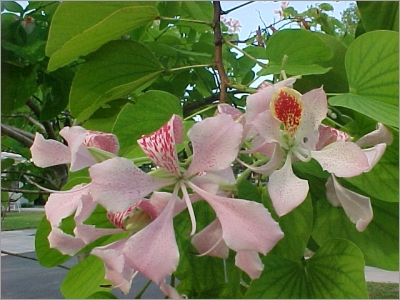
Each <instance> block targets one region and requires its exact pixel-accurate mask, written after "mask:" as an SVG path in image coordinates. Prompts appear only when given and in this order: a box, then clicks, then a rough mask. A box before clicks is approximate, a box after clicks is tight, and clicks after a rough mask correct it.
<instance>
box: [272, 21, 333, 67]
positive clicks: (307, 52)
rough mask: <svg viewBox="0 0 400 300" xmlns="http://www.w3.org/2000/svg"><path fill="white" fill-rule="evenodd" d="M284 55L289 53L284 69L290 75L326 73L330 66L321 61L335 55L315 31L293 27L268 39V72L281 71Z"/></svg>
mask: <svg viewBox="0 0 400 300" xmlns="http://www.w3.org/2000/svg"><path fill="white" fill-rule="evenodd" d="M284 55H287V61H286V63H285V65H284V70H285V71H286V73H287V74H290V75H304V74H323V73H326V72H328V71H329V68H324V67H322V66H321V63H322V62H325V61H328V60H330V59H331V58H332V57H333V53H332V50H331V49H330V48H329V47H328V46H327V45H326V44H325V43H324V42H323V41H322V40H321V39H320V38H318V36H317V35H316V34H315V33H312V32H310V31H307V30H293V29H287V30H282V31H279V32H278V33H276V34H274V35H273V36H272V37H271V39H270V40H269V41H268V46H267V49H266V56H267V58H268V60H269V63H268V67H267V68H266V71H267V73H274V74H275V73H279V72H280V70H281V67H282V59H283V57H284Z"/></svg>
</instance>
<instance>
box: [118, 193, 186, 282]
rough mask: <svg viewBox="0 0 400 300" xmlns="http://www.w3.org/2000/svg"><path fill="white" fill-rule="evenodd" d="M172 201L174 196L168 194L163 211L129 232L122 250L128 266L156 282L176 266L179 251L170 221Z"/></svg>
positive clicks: (171, 217)
mask: <svg viewBox="0 0 400 300" xmlns="http://www.w3.org/2000/svg"><path fill="white" fill-rule="evenodd" d="M175 201H176V199H175V197H171V199H170V201H169V203H168V205H167V206H166V207H165V209H164V210H163V212H162V213H161V214H160V215H159V216H158V217H157V218H156V219H155V220H154V221H153V222H151V223H150V224H149V225H147V226H146V227H145V228H143V229H142V230H140V231H139V232H137V233H135V234H134V235H132V236H131V237H130V238H129V239H128V240H127V242H126V243H125V246H124V250H123V254H124V256H125V259H126V262H127V265H128V266H129V267H130V268H132V269H135V270H138V271H139V272H140V273H142V274H143V275H145V276H146V277H148V278H149V279H151V280H152V281H154V282H155V283H157V284H160V283H161V282H162V281H163V280H164V278H165V277H166V276H168V275H171V274H172V273H173V272H174V271H175V269H176V267H177V266H178V261H179V251H178V247H177V245H176V241H175V233H174V227H173V223H172V219H173V213H174V207H175Z"/></svg>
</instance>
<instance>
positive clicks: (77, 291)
mask: <svg viewBox="0 0 400 300" xmlns="http://www.w3.org/2000/svg"><path fill="white" fill-rule="evenodd" d="M104 276H105V271H104V264H103V261H102V260H101V259H100V258H98V257H96V256H93V255H89V257H87V258H85V259H84V260H82V261H81V262H79V263H78V264H77V265H75V266H73V267H72V268H71V270H69V272H68V274H67V276H65V278H64V280H63V282H62V283H61V287H60V291H61V293H62V294H63V296H64V297H65V298H69V299H82V298H87V297H89V296H90V295H92V294H94V293H96V292H109V291H110V288H104V287H101V285H103V284H106V283H108V281H106V280H105V279H104Z"/></svg>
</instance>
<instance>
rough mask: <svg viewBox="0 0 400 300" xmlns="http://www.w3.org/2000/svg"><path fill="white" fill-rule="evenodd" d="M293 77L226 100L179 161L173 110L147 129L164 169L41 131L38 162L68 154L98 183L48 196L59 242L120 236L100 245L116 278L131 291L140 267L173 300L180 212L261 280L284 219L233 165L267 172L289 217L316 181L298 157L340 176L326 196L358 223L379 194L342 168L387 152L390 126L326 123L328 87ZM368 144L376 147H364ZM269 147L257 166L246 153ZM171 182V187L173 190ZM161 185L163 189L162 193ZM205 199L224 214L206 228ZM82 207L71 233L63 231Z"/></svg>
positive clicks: (107, 147)
mask: <svg viewBox="0 0 400 300" xmlns="http://www.w3.org/2000/svg"><path fill="white" fill-rule="evenodd" d="M294 82H295V79H293V78H289V79H287V80H284V81H281V82H279V83H277V84H275V85H272V84H263V85H262V86H261V87H260V88H259V91H258V92H257V93H255V94H253V95H250V96H248V98H247V105H246V112H245V113H244V114H243V113H242V112H241V111H239V110H238V109H236V108H233V107H231V106H229V105H227V104H221V105H219V107H218V114H217V115H216V116H213V117H209V118H206V119H204V120H202V121H200V122H198V123H196V124H195V125H193V126H192V128H191V129H190V130H189V131H188V133H187V138H188V139H189V141H190V145H191V151H192V152H193V154H192V155H191V156H190V157H189V158H188V159H186V161H185V162H183V163H182V162H180V161H179V159H178V153H177V150H176V146H177V145H179V144H181V143H183V141H184V139H185V135H184V128H183V121H182V119H181V118H180V117H179V116H177V115H173V116H172V117H171V119H170V120H169V121H168V122H167V123H166V124H165V125H163V126H162V127H161V128H160V129H159V130H157V131H156V132H154V133H153V134H150V135H147V136H142V138H140V139H139V140H138V144H139V146H140V147H141V148H142V150H143V151H144V153H145V154H146V155H147V156H148V158H149V159H150V160H151V161H152V163H153V165H154V166H155V169H156V170H155V172H150V173H146V172H144V171H143V170H142V169H140V168H139V167H137V166H136V165H135V164H134V163H133V161H132V160H130V159H127V158H124V157H118V156H117V153H118V149H119V146H118V141H117V139H116V137H115V136H114V135H112V134H106V133H100V132H93V131H87V130H85V129H84V128H82V127H79V126H73V127H66V128H64V129H63V130H61V131H60V134H61V135H62V136H63V137H64V139H65V140H66V141H67V143H68V146H66V145H64V144H62V143H60V142H57V141H54V140H45V139H44V138H43V136H41V135H40V134H37V135H36V138H35V142H34V144H33V145H32V147H31V152H32V159H33V161H34V163H35V164H36V165H38V166H40V167H47V166H51V165H56V164H64V163H70V164H71V167H70V170H71V171H77V170H80V169H82V168H87V167H88V170H89V174H90V182H89V183H87V184H79V185H77V186H75V187H73V188H72V189H71V190H70V191H65V192H55V193H52V194H51V195H50V197H49V199H48V202H47V203H46V206H45V210H46V216H47V219H48V221H49V223H50V224H51V228H52V230H51V233H50V235H49V238H48V239H49V242H50V246H51V247H53V248H56V249H58V250H59V251H60V252H62V253H63V254H68V255H75V254H76V253H78V252H79V251H81V250H82V249H83V248H85V247H86V246H87V245H89V244H90V243H92V242H93V241H95V240H97V239H98V238H99V237H102V236H106V235H111V234H122V237H121V238H120V239H119V240H116V241H114V242H112V243H110V244H108V245H104V246H97V247H94V248H93V249H92V250H91V253H92V254H93V255H95V256H97V257H99V258H101V259H102V260H103V261H104V264H105V269H106V279H107V280H109V281H110V282H112V283H113V284H114V286H115V287H118V288H120V289H121V290H122V291H123V292H124V293H127V292H128V291H129V289H130V287H131V283H132V280H133V278H134V277H135V275H136V274H138V273H139V272H140V273H141V274H143V275H145V276H146V277H148V278H149V279H151V280H152V281H153V282H155V283H157V284H158V285H159V286H160V288H161V290H162V291H163V292H164V293H165V294H166V295H168V296H169V297H171V298H177V297H179V296H180V295H179V294H178V293H177V291H176V290H175V289H174V288H173V287H171V286H169V285H168V284H167V283H166V277H167V276H169V275H171V274H172V273H173V272H174V271H175V270H176V268H177V266H178V262H179V255H180V254H179V250H178V247H177V243H176V237H175V231H174V225H173V219H174V217H175V216H176V215H178V214H180V213H188V215H189V216H190V220H191V231H190V235H191V236H192V240H191V241H192V244H193V246H194V247H195V248H196V249H197V250H198V252H199V253H200V255H210V256H215V257H220V258H223V259H226V258H228V256H229V249H231V250H234V251H235V252H236V256H235V264H236V266H237V267H239V268H240V269H242V270H243V271H244V272H246V273H247V274H248V275H249V277H250V278H251V279H255V278H258V277H259V276H260V274H261V272H262V270H263V267H264V266H263V264H262V261H261V259H260V256H259V254H260V253H261V254H263V255H266V254H267V253H268V252H269V251H270V250H271V249H272V248H273V247H274V246H275V245H276V243H277V242H278V241H279V240H280V239H281V238H282V237H283V232H282V231H281V229H280V227H279V224H278V223H277V222H276V221H275V220H274V219H273V218H272V216H271V214H270V212H269V211H268V210H267V209H266V208H265V207H264V205H263V204H261V203H258V202H255V201H249V200H243V199H237V198H234V197H232V194H231V192H229V191H227V190H226V189H224V188H223V187H226V186H229V185H231V186H232V185H235V184H236V180H235V173H234V171H233V169H232V166H233V163H234V162H235V161H238V162H239V163H240V164H242V166H243V167H246V168H249V169H250V170H252V171H254V172H256V173H260V174H263V175H267V176H269V180H268V184H267V188H268V192H269V195H270V198H271V201H272V204H273V207H274V209H275V211H276V213H277V214H278V216H282V215H285V214H287V213H289V212H290V211H292V210H293V209H294V208H295V207H297V206H298V205H300V203H301V202H302V201H303V200H304V199H305V198H306V196H307V193H308V190H309V186H308V182H307V181H306V180H304V179H301V178H298V177H297V176H296V175H295V174H294V172H293V169H292V163H293V162H295V161H302V162H308V161H310V160H311V159H315V160H316V161H317V162H318V163H319V164H320V165H321V166H322V168H323V169H324V170H326V171H328V172H329V173H330V174H331V177H330V179H329V180H328V181H327V184H326V188H327V197H328V199H329V201H330V202H331V203H332V204H333V205H335V206H342V207H343V209H344V210H345V212H346V214H347V215H348V216H349V218H350V219H351V221H353V222H354V223H356V227H357V229H358V230H360V231H361V230H363V229H364V228H365V227H366V226H367V225H368V223H369V222H370V221H371V219H372V208H371V205H370V201H369V198H367V197H365V196H362V195H359V194H356V193H354V192H352V191H349V190H347V189H345V188H344V187H342V186H341V185H340V184H339V182H338V180H337V179H336V177H352V176H357V175H359V174H361V173H363V172H368V171H369V170H370V169H371V168H372V167H373V166H374V165H375V164H376V163H377V161H378V160H379V159H380V157H381V156H382V155H383V153H384V151H385V147H386V144H388V143H390V142H391V134H390V131H388V130H387V129H386V128H385V127H384V126H383V125H380V124H379V128H378V129H377V130H376V131H374V132H372V133H370V134H368V135H366V136H364V137H363V138H361V139H359V140H358V141H357V142H355V143H354V142H351V141H350V137H349V136H348V135H347V134H345V133H344V132H341V131H339V130H337V129H334V128H331V127H328V126H326V125H323V124H322V121H323V120H324V119H325V117H326V114H327V100H326V95H325V93H324V91H323V90H322V88H319V89H316V90H312V91H310V92H308V93H306V94H304V95H301V94H300V93H299V92H297V91H296V90H294V89H293V88H292V85H293V83H294ZM361 147H370V148H366V149H364V148H361ZM247 154H248V155H251V156H253V155H256V156H257V157H261V158H259V159H258V161H257V162H256V164H253V165H249V164H246V163H245V162H243V161H242V160H240V159H239V156H241V155H247ZM164 188H166V190H169V191H171V192H165V189H164ZM161 189H164V190H163V191H162V190H161ZM197 201H206V202H207V203H208V205H209V206H210V207H211V208H212V209H213V210H214V211H215V215H216V218H215V220H213V221H212V222H211V223H210V224H209V225H208V226H206V227H205V228H204V229H202V230H200V231H197V228H196V212H195V209H194V207H193V203H195V202H197ZM97 206H101V207H103V208H104V209H105V210H106V211H107V213H106V217H107V219H108V220H109V222H110V223H111V224H112V225H113V227H114V228H97V227H96V226H94V225H90V224H87V222H86V221H87V220H88V218H89V217H90V216H91V214H92V213H93V211H94V210H95V209H96V207H97ZM70 216H73V219H74V222H75V228H74V231H73V234H69V233H65V232H63V230H62V229H61V223H62V220H63V219H65V218H67V217H70Z"/></svg>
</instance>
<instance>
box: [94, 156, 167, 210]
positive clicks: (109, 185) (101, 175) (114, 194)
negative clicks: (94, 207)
mask: <svg viewBox="0 0 400 300" xmlns="http://www.w3.org/2000/svg"><path fill="white" fill-rule="evenodd" d="M89 172H90V177H91V178H92V182H91V183H90V191H91V194H92V197H93V200H94V201H95V202H97V203H100V204H101V205H102V206H104V207H105V208H106V209H107V210H108V211H111V212H118V211H119V212H121V211H124V210H126V209H127V208H128V207H129V206H131V205H132V204H134V203H135V202H136V201H138V200H139V199H141V198H143V197H145V196H147V195H148V194H150V193H151V192H153V191H155V190H157V189H159V188H161V187H164V186H167V185H170V184H172V183H174V182H175V179H174V178H170V179H168V178H155V177H152V176H150V175H148V174H146V173H145V172H143V171H142V170H140V169H139V168H138V167H136V166H135V165H134V164H133V162H132V161H131V160H129V159H126V158H122V157H115V158H112V159H109V160H106V161H103V162H101V163H98V164H95V165H93V166H92V167H90V168H89Z"/></svg>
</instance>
